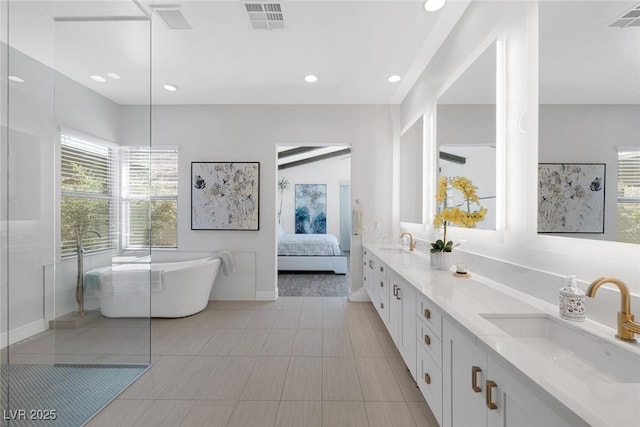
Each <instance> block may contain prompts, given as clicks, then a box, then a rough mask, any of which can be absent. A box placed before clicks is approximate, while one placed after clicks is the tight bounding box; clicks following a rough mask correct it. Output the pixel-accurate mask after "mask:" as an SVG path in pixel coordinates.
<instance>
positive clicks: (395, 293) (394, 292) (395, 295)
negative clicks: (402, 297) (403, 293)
mask: <svg viewBox="0 0 640 427" xmlns="http://www.w3.org/2000/svg"><path fill="white" fill-rule="evenodd" d="M393 296H394V297H397V296H398V285H393Z"/></svg>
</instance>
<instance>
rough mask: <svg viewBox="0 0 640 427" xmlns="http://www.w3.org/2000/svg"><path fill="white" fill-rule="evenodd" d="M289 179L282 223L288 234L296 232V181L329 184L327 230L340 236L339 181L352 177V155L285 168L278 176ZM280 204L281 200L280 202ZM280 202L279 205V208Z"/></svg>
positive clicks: (285, 191) (283, 205) (347, 180)
mask: <svg viewBox="0 0 640 427" xmlns="http://www.w3.org/2000/svg"><path fill="white" fill-rule="evenodd" d="M280 178H286V179H287V180H288V181H289V187H288V188H287V189H286V190H284V201H283V203H282V217H281V221H280V224H281V225H282V228H283V229H284V231H285V232H286V233H295V204H296V203H295V202H296V200H295V198H296V197H295V192H296V184H326V185H327V233H328V234H333V235H334V236H336V237H337V238H338V239H340V183H341V182H349V181H350V180H351V158H350V157H349V158H346V159H343V158H335V157H334V158H332V159H326V160H321V161H319V162H315V163H309V164H306V165H302V166H296V167H292V168H287V169H283V170H281V171H279V172H278V179H280ZM278 203H279V202H278ZM278 207H279V204H278V205H277V206H276V209H278Z"/></svg>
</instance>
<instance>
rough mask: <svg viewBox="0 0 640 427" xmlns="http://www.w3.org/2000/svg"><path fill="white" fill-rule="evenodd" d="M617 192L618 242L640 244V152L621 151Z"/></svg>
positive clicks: (619, 154) (619, 153)
mask: <svg viewBox="0 0 640 427" xmlns="http://www.w3.org/2000/svg"><path fill="white" fill-rule="evenodd" d="M617 190H618V209H617V227H616V231H617V236H616V240H617V241H619V242H628V243H640V150H623V149H621V150H619V152H618V188H617Z"/></svg>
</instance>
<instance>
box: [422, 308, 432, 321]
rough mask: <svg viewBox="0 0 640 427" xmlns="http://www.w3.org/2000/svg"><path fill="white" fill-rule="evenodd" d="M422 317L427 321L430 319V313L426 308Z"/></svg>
mask: <svg viewBox="0 0 640 427" xmlns="http://www.w3.org/2000/svg"><path fill="white" fill-rule="evenodd" d="M424 317H426V318H427V319H431V311H429V309H428V308H425V309H424Z"/></svg>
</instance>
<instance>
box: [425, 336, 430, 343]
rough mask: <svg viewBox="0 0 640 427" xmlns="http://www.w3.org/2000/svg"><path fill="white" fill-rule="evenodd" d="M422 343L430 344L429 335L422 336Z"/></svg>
mask: <svg viewBox="0 0 640 427" xmlns="http://www.w3.org/2000/svg"><path fill="white" fill-rule="evenodd" d="M424 343H425V344H426V345H431V337H430V336H429V335H425V336H424Z"/></svg>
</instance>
